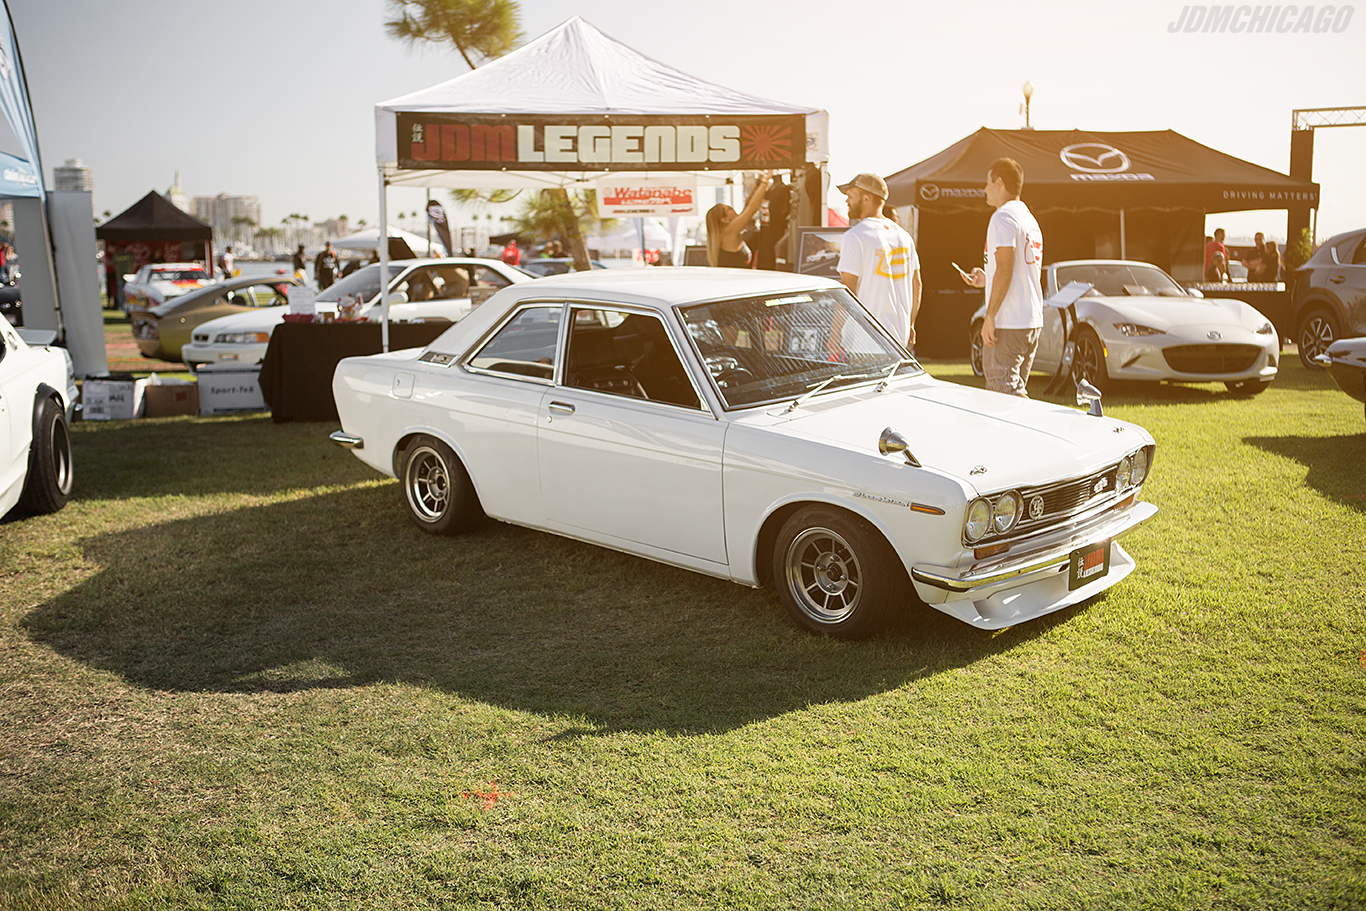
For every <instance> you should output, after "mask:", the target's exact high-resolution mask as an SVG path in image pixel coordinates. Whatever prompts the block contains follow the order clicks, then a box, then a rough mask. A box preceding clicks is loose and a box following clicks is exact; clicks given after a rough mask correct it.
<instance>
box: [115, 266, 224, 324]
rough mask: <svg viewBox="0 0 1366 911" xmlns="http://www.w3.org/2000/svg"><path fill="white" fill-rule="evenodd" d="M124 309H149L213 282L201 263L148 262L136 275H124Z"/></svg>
mask: <svg viewBox="0 0 1366 911" xmlns="http://www.w3.org/2000/svg"><path fill="white" fill-rule="evenodd" d="M124 280H125V283H124V286H123V299H124V304H123V309H124V312H132V311H133V310H149V309H151V308H152V307H155V306H157V305H159V304H164V303H166V301H168V300H171V299H173V298H177V297H179V296H180V295H182V294H186V293H188V292H190V291H193V290H194V289H195V288H202V287H204V286H205V285H207V284H210V283H212V282H213V276H212V275H210V274H209V273H208V272H205V271H204V267H203V266H201V265H200V264H199V263H148V264H147V265H145V266H143V267H142V268H141V269H139V270H138V271H137V272H136V273H135V274H134V275H132V276H131V277H130V276H124Z"/></svg>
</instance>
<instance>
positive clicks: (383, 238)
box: [379, 163, 389, 353]
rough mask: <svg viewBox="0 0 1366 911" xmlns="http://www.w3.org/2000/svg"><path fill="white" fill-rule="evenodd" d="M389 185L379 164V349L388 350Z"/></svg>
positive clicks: (382, 167) (381, 165) (382, 166)
mask: <svg viewBox="0 0 1366 911" xmlns="http://www.w3.org/2000/svg"><path fill="white" fill-rule="evenodd" d="M388 191H389V186H388V183H387V182H386V181H385V179H384V165H383V163H381V164H380V166H379V300H380V305H379V307H380V311H379V312H380V323H379V340H380V350H381V351H384V352H386V353H387V352H388V351H389V282H388V278H389V207H388V205H386V202H387V200H386V197H387V196H388Z"/></svg>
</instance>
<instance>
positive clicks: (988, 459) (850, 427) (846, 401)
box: [767, 379, 1152, 493]
mask: <svg viewBox="0 0 1366 911" xmlns="http://www.w3.org/2000/svg"><path fill="white" fill-rule="evenodd" d="M836 396H838V399H837V400H834V401H824V402H823V401H822V400H821V398H820V397H817V398H815V399H813V400H811V401H810V402H807V403H804V404H803V405H802V406H801V407H799V408H798V409H797V410H796V411H794V412H792V413H791V414H790V415H783V416H781V418H780V420H779V422H778V424H776V425H775V427H774V429H776V430H779V431H780V432H785V433H791V434H794V435H797V436H801V437H805V438H807V439H811V440H818V441H821V442H824V443H829V444H835V445H839V446H847V447H849V448H851V449H855V450H861V451H864V452H870V453H873V454H876V453H877V447H878V438H879V437H880V436H881V434H882V431H883V429H884V428H887V427H892V428H893V429H895V430H897V431H898V432H899V433H901V435H902V436H904V437H905V438H906V441H907V442H908V443H909V444H910V452H911V453H912V454H913V455H914V456H915V458H916V460H917V461H919V462H920V464H921V465H922V466H923V467H925V468H930V469H934V470H936V471H940V472H943V473H944V474H947V475H950V476H952V477H955V478H958V479H959V480H961V481H962V482H964V483H965V484H967V485H968V486H970V487H972V488H974V489H976V490H977V491H978V492H979V493H981V492H986V491H993V490H1005V489H1008V488H1012V487H1020V486H1037V485H1039V484H1046V483H1050V482H1053V481H1060V480H1063V479H1065V478H1070V477H1076V476H1078V475H1083V474H1087V473H1089V472H1092V471H1096V470H1098V469H1099V468H1102V467H1104V466H1106V465H1110V464H1113V463H1115V462H1118V461H1119V460H1120V458H1122V457H1123V456H1124V455H1126V454H1127V453H1129V452H1132V451H1134V450H1135V449H1138V448H1139V447H1141V446H1144V445H1146V444H1148V443H1151V442H1152V437H1151V436H1149V435H1148V433H1147V431H1145V430H1144V429H1143V428H1141V427H1138V426H1137V425H1134V424H1129V423H1126V422H1124V421H1119V420H1116V419H1114V418H1110V417H1101V418H1097V417H1092V416H1091V415H1089V414H1087V413H1086V412H1085V411H1083V410H1081V409H1079V408H1066V407H1063V406H1061V405H1051V404H1048V403H1046V402H1035V401H1031V400H1029V399H1022V398H1018V397H1016V396H1010V395H1002V394H1001V393H996V392H987V391H985V390H982V389H975V388H972V387H969V386H959V385H957V384H954V383H943V382H939V381H937V380H932V379H929V380H922V381H920V382H918V383H914V384H911V385H909V386H907V385H904V384H897V385H896V386H893V387H891V388H890V389H888V390H887V391H885V392H881V393H877V392H873V391H871V390H868V391H863V392H852V393H846V394H844V395H839V394H838V393H836ZM781 407H782V408H785V407H786V406H781ZM780 410H781V409H780V408H770V409H768V412H767V413H768V414H769V415H770V416H773V415H775V413H779V412H780ZM879 457H880V458H892V457H891V456H879ZM898 458H899V457H898Z"/></svg>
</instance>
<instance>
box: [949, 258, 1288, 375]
mask: <svg viewBox="0 0 1366 911" xmlns="http://www.w3.org/2000/svg"><path fill="white" fill-rule="evenodd" d="M1074 281H1079V282H1086V283H1087V284H1090V285H1094V286H1095V287H1094V288H1093V289H1092V290H1090V291H1088V292H1087V293H1086V295H1085V296H1084V297H1082V298H1081V299H1080V300H1078V301H1077V303H1076V311H1077V319H1078V321H1079V325H1078V326H1077V327H1076V328H1075V330H1073V335H1072V337H1073V338H1074V339H1075V341H1076V354H1075V357H1074V359H1073V362H1072V376H1073V378H1074V379H1078V378H1081V377H1085V378H1086V379H1087V380H1089V381H1090V382H1091V383H1092V384H1093V385H1095V386H1096V387H1098V388H1099V389H1101V390H1102V391H1103V390H1105V389H1106V388H1108V386H1109V385H1110V381H1111V380H1151V381H1157V382H1163V381H1165V382H1177V383H1183V382H1184V383H1210V382H1221V383H1223V384H1224V385H1225V386H1227V387H1228V389H1229V391H1231V392H1238V393H1248V394H1256V393H1258V392H1262V391H1264V390H1265V389H1266V388H1267V387H1268V386H1270V385H1271V381H1272V380H1274V379H1275V378H1276V373H1277V370H1278V369H1279V361H1280V338H1279V337H1278V336H1277V335H1276V328H1275V326H1273V325H1272V324H1271V321H1270V320H1269V319H1267V318H1266V317H1265V316H1263V315H1262V314H1261V313H1260V312H1259V311H1258V310H1257V309H1256V308H1255V307H1252V306H1250V305H1248V304H1245V303H1243V302H1242V301H1240V300H1231V299H1226V298H1206V297H1203V296H1202V295H1201V294H1200V292H1199V291H1195V290H1191V291H1187V290H1186V289H1185V288H1182V287H1181V286H1180V285H1178V284H1177V283H1176V282H1175V280H1173V279H1172V278H1171V276H1169V275H1167V273H1165V272H1163V271H1162V270H1161V269H1159V268H1157V266H1153V265H1150V264H1148V263H1139V262H1129V261H1127V260H1109V259H1093V260H1071V261H1067V262H1060V263H1053V264H1052V265H1050V266H1048V267H1047V268H1046V269H1045V270H1044V297H1045V299H1047V298H1051V297H1052V296H1053V295H1055V294H1057V292H1058V291H1059V289H1061V288H1063V287H1065V286H1066V285H1067V284H1068V283H1069V282H1074ZM985 316H986V306H985V305H983V306H982V307H979V308H978V310H977V312H976V313H974V314H973V316H972V327H971V336H970V343H971V345H972V369H973V372H974V373H976V374H977V375H978V376H981V375H982V321H983V319H984V318H985ZM1069 328H1070V327H1069ZM1066 341H1067V340H1066V339H1064V338H1063V327H1062V311H1060V310H1058V308H1056V307H1050V306H1045V307H1044V327H1043V333H1042V334H1041V335H1040V337H1039V351H1038V355H1037V356H1036V357H1035V359H1034V369H1035V370H1042V371H1045V372H1047V373H1053V372H1055V371H1056V370H1057V369H1058V365H1059V364H1060V363H1061V362H1062V358H1063V352H1064V350H1065V343H1066Z"/></svg>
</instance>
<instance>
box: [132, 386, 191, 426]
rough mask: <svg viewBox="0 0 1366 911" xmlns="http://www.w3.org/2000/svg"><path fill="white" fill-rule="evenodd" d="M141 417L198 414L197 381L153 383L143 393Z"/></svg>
mask: <svg viewBox="0 0 1366 911" xmlns="http://www.w3.org/2000/svg"><path fill="white" fill-rule="evenodd" d="M143 402H144V403H145V406H146V407H145V409H144V412H143V417H149V418H161V417H167V416H169V415H173V414H199V384H198V383H153V384H151V385H150V386H148V387H147V389H146V392H145V393H144V394H143Z"/></svg>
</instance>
